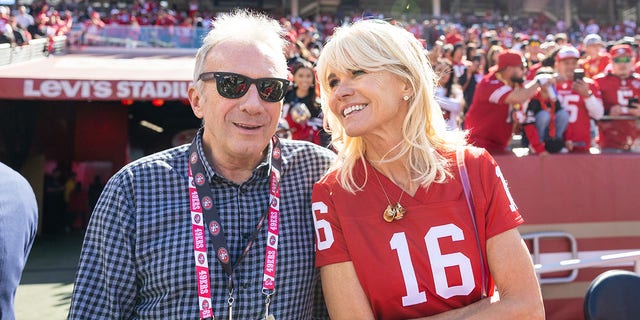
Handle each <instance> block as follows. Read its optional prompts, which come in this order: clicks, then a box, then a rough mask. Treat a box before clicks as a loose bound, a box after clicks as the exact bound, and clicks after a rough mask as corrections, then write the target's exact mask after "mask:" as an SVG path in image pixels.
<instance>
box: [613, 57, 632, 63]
mask: <svg viewBox="0 0 640 320" xmlns="http://www.w3.org/2000/svg"><path fill="white" fill-rule="evenodd" d="M613 62H615V63H627V62H631V57H617V58H614V59H613Z"/></svg>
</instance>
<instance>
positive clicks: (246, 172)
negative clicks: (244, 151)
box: [202, 142, 266, 184]
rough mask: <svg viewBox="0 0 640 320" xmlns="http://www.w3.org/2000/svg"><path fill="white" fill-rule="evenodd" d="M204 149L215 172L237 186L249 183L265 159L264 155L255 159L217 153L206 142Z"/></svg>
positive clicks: (259, 155)
mask: <svg viewBox="0 0 640 320" xmlns="http://www.w3.org/2000/svg"><path fill="white" fill-rule="evenodd" d="M202 147H203V149H204V154H205V156H206V157H207V161H208V162H209V164H210V165H211V166H212V167H213V169H214V170H215V172H216V173H217V174H219V175H221V176H223V177H225V178H226V179H228V180H229V181H232V182H234V183H236V184H242V183H244V182H245V181H247V180H248V179H249V178H250V177H251V175H252V174H253V171H254V170H255V169H256V167H258V165H259V164H260V163H261V162H262V160H263V159H264V153H262V154H258V155H256V156H255V157H235V156H233V155H229V154H226V153H224V152H216V151H214V149H213V148H212V146H211V145H210V144H207V143H204V142H203V146H202ZM265 152H266V151H265Z"/></svg>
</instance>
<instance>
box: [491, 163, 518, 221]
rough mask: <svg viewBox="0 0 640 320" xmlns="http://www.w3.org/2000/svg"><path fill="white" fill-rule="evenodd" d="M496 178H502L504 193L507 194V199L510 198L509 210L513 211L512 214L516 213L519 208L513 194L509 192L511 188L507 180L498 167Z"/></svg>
mask: <svg viewBox="0 0 640 320" xmlns="http://www.w3.org/2000/svg"><path fill="white" fill-rule="evenodd" d="M496 176H498V178H500V181H502V187H503V188H504V192H505V193H506V194H507V198H509V209H511V212H516V210H517V209H518V206H516V202H515V201H513V197H511V192H509V186H507V180H505V179H504V176H503V175H502V171H501V170H500V167H498V166H496Z"/></svg>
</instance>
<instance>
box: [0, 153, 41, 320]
mask: <svg viewBox="0 0 640 320" xmlns="http://www.w3.org/2000/svg"><path fill="white" fill-rule="evenodd" d="M37 227H38V204H37V202H36V197H35V195H34V194H33V189H31V186H30V185H29V183H28V182H27V180H25V178H23V177H22V176H21V175H20V174H19V173H17V172H15V171H13V170H12V169H11V168H9V167H7V166H6V165H4V164H2V163H0V235H1V236H2V240H0V252H2V254H1V255H0V319H1V320H13V319H15V315H14V311H13V304H14V299H15V295H16V289H17V288H18V285H19V284H20V278H21V276H22V270H23V269H24V266H25V264H26V262H27V257H28V256H29V252H30V251H31V246H32V245H33V241H34V239H35V237H36V229H37Z"/></svg>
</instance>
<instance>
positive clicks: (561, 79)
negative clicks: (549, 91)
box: [555, 46, 604, 152]
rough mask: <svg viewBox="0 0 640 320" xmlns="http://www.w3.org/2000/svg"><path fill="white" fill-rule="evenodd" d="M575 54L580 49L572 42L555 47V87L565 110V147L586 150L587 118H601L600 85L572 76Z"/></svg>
mask: <svg viewBox="0 0 640 320" xmlns="http://www.w3.org/2000/svg"><path fill="white" fill-rule="evenodd" d="M579 58H580V52H578V49H576V48H574V47H572V46H564V47H562V48H561V49H560V50H559V51H558V54H557V55H556V64H555V67H556V71H557V73H558V77H557V80H556V81H557V82H556V90H557V92H558V99H560V102H561V103H562V108H563V109H565V110H567V111H568V112H569V125H568V126H567V131H566V132H565V136H564V138H565V144H566V146H567V149H568V150H569V151H573V152H587V151H589V148H590V147H591V140H592V134H591V127H592V125H591V118H593V119H594V120H599V119H600V118H602V115H603V114H604V107H603V106H602V100H601V99H600V95H601V93H600V86H598V84H597V83H596V82H595V81H593V80H591V79H589V78H585V77H584V76H577V77H576V73H575V70H576V68H577V67H578V59H579ZM580 70H581V69H580ZM574 78H575V79H574Z"/></svg>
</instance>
